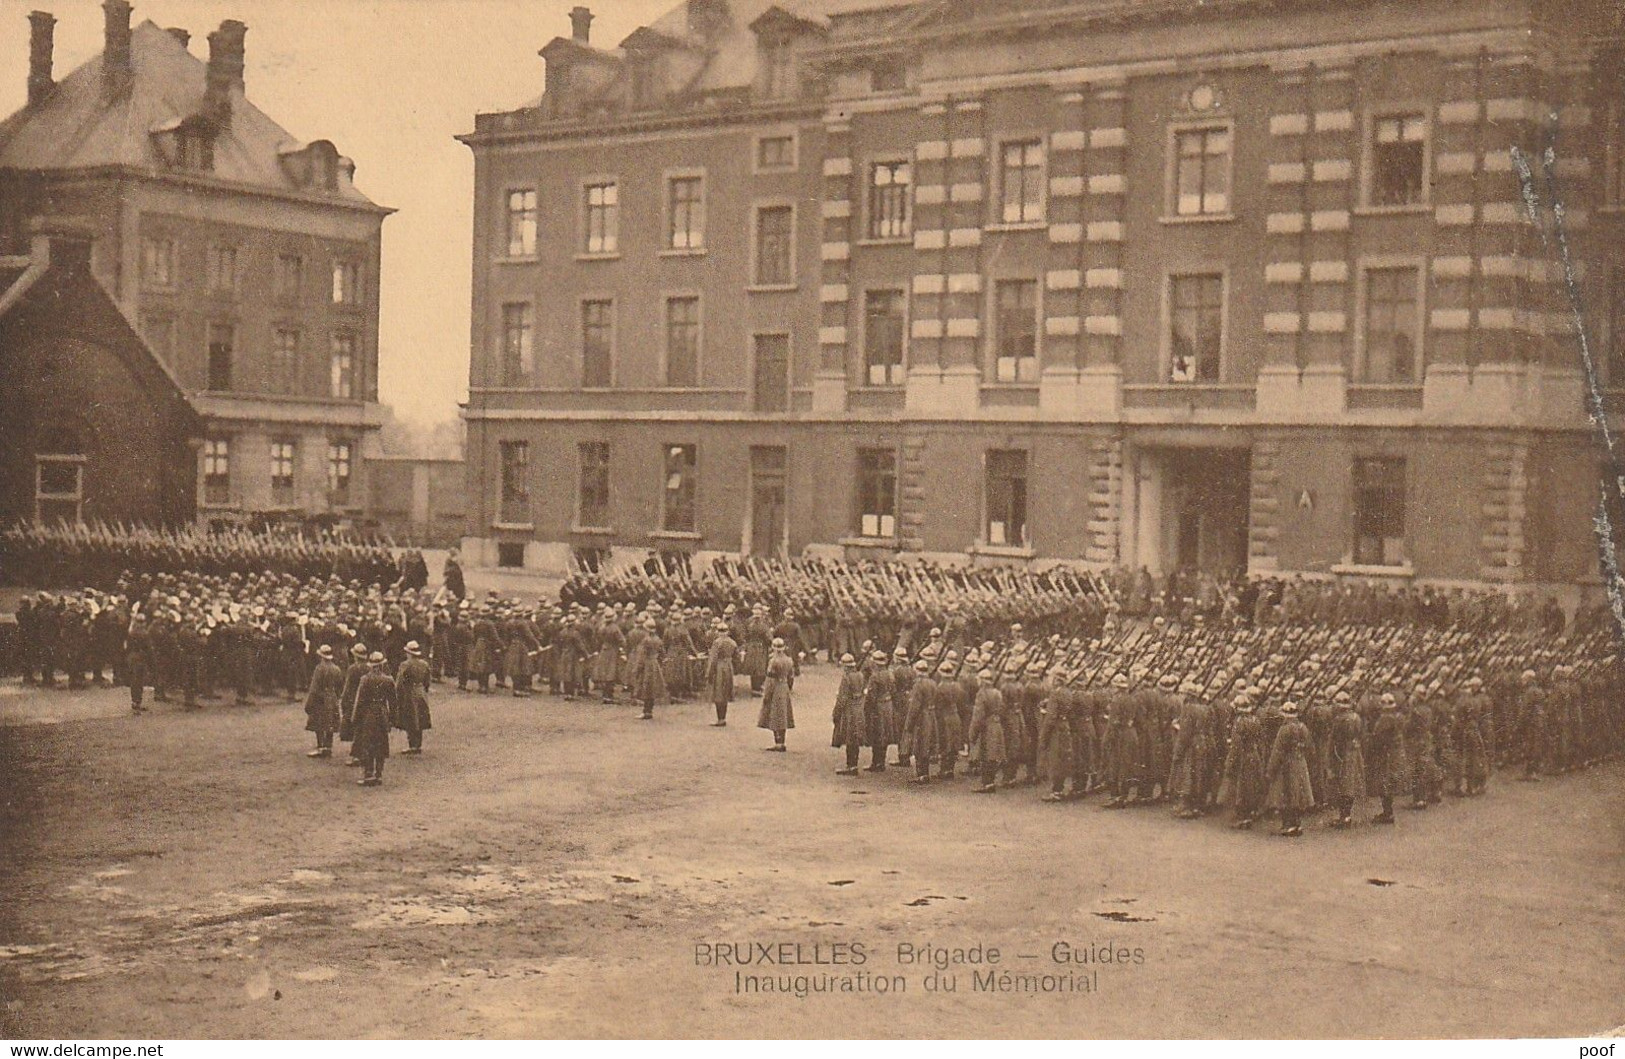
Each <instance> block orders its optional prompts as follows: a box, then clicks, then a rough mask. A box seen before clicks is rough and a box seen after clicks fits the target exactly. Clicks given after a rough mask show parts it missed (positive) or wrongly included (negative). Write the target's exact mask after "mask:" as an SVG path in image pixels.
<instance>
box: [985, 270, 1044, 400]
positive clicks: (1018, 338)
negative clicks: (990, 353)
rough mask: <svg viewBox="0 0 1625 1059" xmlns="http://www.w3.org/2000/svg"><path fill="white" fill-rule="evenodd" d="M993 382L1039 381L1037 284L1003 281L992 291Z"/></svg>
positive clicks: (1027, 280)
mask: <svg viewBox="0 0 1625 1059" xmlns="http://www.w3.org/2000/svg"><path fill="white" fill-rule="evenodd" d="M993 310H994V311H993V341H994V344H995V349H994V364H993V378H994V380H995V381H997V382H1037V381H1038V281H1037V280H1030V279H1007V280H1000V281H999V282H998V283H997V284H996V285H995V286H994V288H993Z"/></svg>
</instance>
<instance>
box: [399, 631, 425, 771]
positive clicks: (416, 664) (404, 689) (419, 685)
mask: <svg viewBox="0 0 1625 1059" xmlns="http://www.w3.org/2000/svg"><path fill="white" fill-rule="evenodd" d="M404 650H405V653H406V660H405V661H403V662H402V663H401V667H400V669H399V670H398V671H397V672H396V674H395V727H396V728H399V729H400V730H401V731H403V732H405V733H406V750H405V753H408V754H421V753H423V733H424V732H426V731H427V730H429V729H430V728H432V727H434V725H433V724H431V723H430V719H429V685H430V683H431V682H432V679H433V678H432V677H431V676H430V674H429V663H428V662H425V661H424V660H423V647H422V645H421V644H419V643H418V642H417V641H416V640H411V641H408V642H407V644H406V647H405V648H404Z"/></svg>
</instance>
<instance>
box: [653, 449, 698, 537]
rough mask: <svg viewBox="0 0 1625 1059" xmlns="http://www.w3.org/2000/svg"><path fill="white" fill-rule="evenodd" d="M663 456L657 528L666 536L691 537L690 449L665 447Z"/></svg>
mask: <svg viewBox="0 0 1625 1059" xmlns="http://www.w3.org/2000/svg"><path fill="white" fill-rule="evenodd" d="M663 456H664V460H665V470H666V480H665V489H664V490H663V491H662V497H663V501H662V504H661V520H660V527H661V529H663V530H665V531H666V532H667V533H693V532H694V525H695V523H694V466H695V460H696V456H695V449H694V446H693V445H667V446H666V447H665V449H664V450H663Z"/></svg>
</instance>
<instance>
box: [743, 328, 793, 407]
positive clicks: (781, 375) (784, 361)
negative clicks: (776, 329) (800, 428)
mask: <svg viewBox="0 0 1625 1059" xmlns="http://www.w3.org/2000/svg"><path fill="white" fill-rule="evenodd" d="M754 359H755V363H754V364H753V365H752V368H753V371H754V375H755V381H754V385H753V386H752V388H751V407H752V408H753V409H754V410H755V411H757V412H785V411H788V410H789V408H790V336H789V335H757V336H756V338H755V344H754Z"/></svg>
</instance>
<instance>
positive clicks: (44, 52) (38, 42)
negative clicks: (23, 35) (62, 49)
mask: <svg viewBox="0 0 1625 1059" xmlns="http://www.w3.org/2000/svg"><path fill="white" fill-rule="evenodd" d="M55 39H56V16H55V15H52V14H50V13H49V12H46V11H35V12H32V13H31V14H30V15H29V16H28V105H29V106H31V107H35V106H38V105H39V104H41V103H43V102H44V101H45V97H46V96H48V95H50V94H51V89H52V88H54V87H55V86H56V82H55V81H54V80H52V79H51V52H52V47H53V42H54V41H55Z"/></svg>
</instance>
